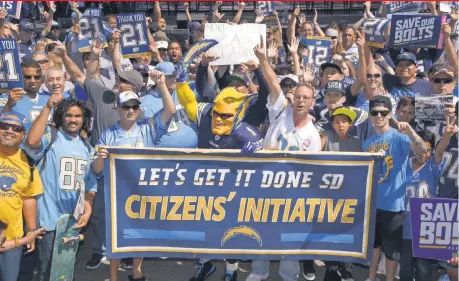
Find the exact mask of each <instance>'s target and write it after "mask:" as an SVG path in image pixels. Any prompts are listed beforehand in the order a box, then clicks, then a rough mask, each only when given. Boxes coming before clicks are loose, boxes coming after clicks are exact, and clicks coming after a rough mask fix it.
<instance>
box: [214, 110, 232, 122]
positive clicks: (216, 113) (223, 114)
mask: <svg viewBox="0 0 459 281" xmlns="http://www.w3.org/2000/svg"><path fill="white" fill-rule="evenodd" d="M212 116H213V117H214V118H218V117H220V118H221V119H222V120H226V119H230V118H231V117H233V116H234V114H226V113H222V114H220V113H218V112H217V111H215V110H214V111H213V112H212Z"/></svg>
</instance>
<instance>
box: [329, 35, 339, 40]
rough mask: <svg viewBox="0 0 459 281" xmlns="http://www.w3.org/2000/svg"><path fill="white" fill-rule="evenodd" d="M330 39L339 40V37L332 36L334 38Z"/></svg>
mask: <svg viewBox="0 0 459 281" xmlns="http://www.w3.org/2000/svg"><path fill="white" fill-rule="evenodd" d="M330 38H331V39H332V40H335V39H338V37H336V36H332V37H330Z"/></svg>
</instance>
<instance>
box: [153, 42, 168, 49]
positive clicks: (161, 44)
mask: <svg viewBox="0 0 459 281" xmlns="http://www.w3.org/2000/svg"><path fill="white" fill-rule="evenodd" d="M168 46H169V43H167V41H158V42H156V47H157V48H158V49H167V47H168Z"/></svg>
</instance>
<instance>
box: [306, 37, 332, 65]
mask: <svg viewBox="0 0 459 281" xmlns="http://www.w3.org/2000/svg"><path fill="white" fill-rule="evenodd" d="M300 42H301V45H303V46H306V47H307V49H308V56H307V57H305V58H304V63H313V64H314V66H315V68H319V67H320V65H321V64H323V63H326V62H327V61H328V57H329V56H330V44H331V39H330V38H328V37H320V36H308V37H306V38H305V37H301V38H300Z"/></svg>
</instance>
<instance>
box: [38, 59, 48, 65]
mask: <svg viewBox="0 0 459 281" xmlns="http://www.w3.org/2000/svg"><path fill="white" fill-rule="evenodd" d="M37 62H38V63H39V64H45V63H48V62H49V60H47V59H44V60H39V61H37Z"/></svg>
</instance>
